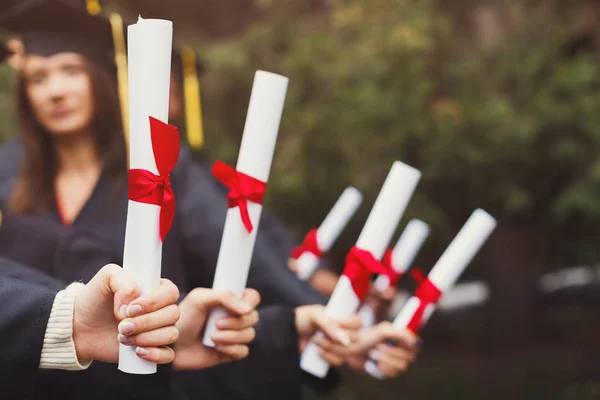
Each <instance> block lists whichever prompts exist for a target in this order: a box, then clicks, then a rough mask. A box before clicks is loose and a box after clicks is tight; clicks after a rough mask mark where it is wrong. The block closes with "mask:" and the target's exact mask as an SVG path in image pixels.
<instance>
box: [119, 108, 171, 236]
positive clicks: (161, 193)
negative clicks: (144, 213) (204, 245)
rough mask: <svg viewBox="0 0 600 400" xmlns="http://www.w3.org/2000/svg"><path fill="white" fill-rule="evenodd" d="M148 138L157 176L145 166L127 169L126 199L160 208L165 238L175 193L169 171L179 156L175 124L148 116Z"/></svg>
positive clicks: (161, 233)
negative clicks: (127, 195)
mask: <svg viewBox="0 0 600 400" xmlns="http://www.w3.org/2000/svg"><path fill="white" fill-rule="evenodd" d="M150 139H151V141H152V152H153V153H154V160H155V162H156V168H157V169H158V175H155V174H154V173H152V172H150V171H148V170H145V169H130V170H129V177H128V178H129V179H128V181H129V182H128V183H129V184H128V189H129V200H132V201H137V202H138V203H145V204H154V205H157V206H159V207H160V229H159V231H160V239H161V240H162V241H164V240H165V237H166V236H167V233H168V232H169V230H170V229H171V225H172V224H173V218H174V217H175V194H174V193H173V189H171V171H172V170H173V168H175V164H177V160H178V159H179V131H178V130H177V127H175V126H173V125H169V124H165V123H164V122H162V121H160V120H158V119H156V118H153V117H150Z"/></svg>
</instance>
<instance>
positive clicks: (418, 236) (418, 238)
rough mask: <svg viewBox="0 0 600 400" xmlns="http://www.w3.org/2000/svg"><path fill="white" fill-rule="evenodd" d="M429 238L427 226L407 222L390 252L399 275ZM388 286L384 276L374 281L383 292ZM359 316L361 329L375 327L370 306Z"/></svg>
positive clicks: (421, 223)
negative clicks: (361, 323)
mask: <svg viewBox="0 0 600 400" xmlns="http://www.w3.org/2000/svg"><path fill="white" fill-rule="evenodd" d="M427 236H429V225H427V224H426V223H425V222H423V221H420V220H418V219H413V220H411V221H409V223H408V224H407V225H406V228H405V229H404V231H403V232H402V235H400V238H399V239H398V241H397V242H396V245H395V246H394V249H393V250H392V267H393V268H394V271H396V272H397V273H399V274H405V273H406V271H407V270H408V269H409V268H410V266H411V265H412V263H413V261H414V259H415V257H416V256H417V253H418V252H419V250H421V246H423V243H424V242H425V239H427ZM389 286H390V280H389V279H388V277H387V276H385V275H379V276H378V277H377V279H375V288H376V289H377V290H379V291H380V292H383V291H384V290H386V289H387V288H388V287H389ZM359 315H360V317H361V320H362V322H363V328H369V327H371V326H373V325H375V322H377V319H376V318H375V311H374V310H373V308H372V307H371V306H370V305H366V304H365V305H364V306H362V307H361V309H360V312H359Z"/></svg>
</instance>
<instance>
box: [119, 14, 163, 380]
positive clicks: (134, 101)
mask: <svg viewBox="0 0 600 400" xmlns="http://www.w3.org/2000/svg"><path fill="white" fill-rule="evenodd" d="M127 34H128V58H129V115H130V118H129V131H130V146H129V147H130V150H129V155H130V157H129V158H130V168H131V169H134V168H140V169H145V170H148V171H150V172H152V173H154V174H156V175H158V170H157V168H156V162H155V160H154V153H153V151H152V141H151V138H150V119H149V117H150V116H152V117H154V118H156V119H159V120H161V121H163V122H165V123H166V122H167V121H168V114H169V83H170V80H171V45H172V37H173V24H172V22H171V21H165V20H156V19H147V20H144V19H141V18H140V19H139V20H138V22H137V24H133V25H130V26H129V27H128V30H127ZM149 66H151V67H149ZM159 215H160V207H159V206H156V205H152V204H144V203H138V202H134V201H131V200H130V201H129V203H128V207H127V227H126V230H125V248H124V252H123V269H124V270H125V271H126V272H127V273H129V274H130V276H131V277H132V278H133V279H134V280H135V282H136V283H137V284H138V285H139V287H140V289H141V293H142V294H144V293H147V292H148V291H150V290H152V289H153V288H154V287H156V286H158V285H159V284H160V269H161V257H162V242H161V239H160V234H159ZM119 369H120V370H121V371H123V372H128V373H132V374H153V373H155V372H156V364H154V363H151V362H149V361H146V360H143V359H141V358H139V357H138V356H137V355H136V354H135V347H132V346H124V345H120V346H119Z"/></svg>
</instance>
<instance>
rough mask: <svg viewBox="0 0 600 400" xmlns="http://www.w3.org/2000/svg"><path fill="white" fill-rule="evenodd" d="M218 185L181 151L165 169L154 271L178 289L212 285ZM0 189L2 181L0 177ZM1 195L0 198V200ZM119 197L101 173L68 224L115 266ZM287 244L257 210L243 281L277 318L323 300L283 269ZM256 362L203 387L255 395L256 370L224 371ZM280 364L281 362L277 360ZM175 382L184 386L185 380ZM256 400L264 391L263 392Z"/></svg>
mask: <svg viewBox="0 0 600 400" xmlns="http://www.w3.org/2000/svg"><path fill="white" fill-rule="evenodd" d="M13 150H14V149H13ZM12 154H13V155H14V154H18V152H16V151H13V152H12ZM13 158H15V157H13ZM6 164H8V165H9V168H10V166H14V165H17V164H18V161H16V160H15V161H14V162H9V163H6ZM0 175H4V176H5V181H6V179H11V177H10V174H7V173H5V174H0ZM218 185H219V184H218V183H216V182H215V181H214V180H213V178H212V176H211V175H210V173H209V171H208V168H207V167H206V166H202V165H200V164H197V163H192V161H191V157H190V154H189V152H187V151H186V150H185V149H183V150H182V152H181V155H180V160H179V162H178V164H177V167H176V168H175V170H174V171H173V174H172V186H173V190H174V192H175V196H176V202H177V212H176V215H175V220H174V222H173V226H172V229H171V231H170V232H169V234H168V235H167V238H166V239H165V242H164V244H163V263H162V265H163V267H162V276H163V277H165V278H168V279H171V280H172V281H173V282H174V283H175V284H176V285H177V286H178V287H179V288H180V291H181V292H182V293H186V292H188V291H190V290H191V289H193V288H194V287H210V286H211V285H212V280H213V276H214V269H215V266H216V261H217V257H218V251H219V246H220V240H221V236H222V230H223V226H224V222H225V215H226V213H227V201H226V193H225V191H224V190H223V189H222V188H220V187H219V186H218ZM0 187H2V183H1V182H0ZM7 193H9V191H7ZM7 193H4V194H3V193H0V196H3V195H4V196H5V197H4V200H6V196H7ZM2 200H3V199H2V198H1V197H0V202H2ZM127 202H128V200H127V195H126V190H121V191H120V192H119V193H117V194H115V191H114V185H113V182H112V180H111V179H110V178H109V177H107V176H102V177H101V178H100V180H99V182H98V184H97V185H96V188H95V189H94V191H93V193H92V195H91V197H90V199H89V200H88V202H87V203H86V205H85V206H84V207H83V209H82V210H81V212H80V214H79V215H78V216H77V218H76V220H75V221H74V222H73V226H74V227H76V228H78V229H79V230H81V231H82V232H85V233H86V234H88V235H93V236H94V237H95V238H97V239H98V240H99V241H100V242H101V244H102V246H103V247H105V248H106V249H107V250H108V252H109V254H111V255H115V256H116V257H118V259H117V260H115V261H117V263H119V264H120V263H121V260H122V254H123V239H124V235H125V221H126V218H125V216H126V213H127ZM44 218H45V219H47V220H50V221H53V222H60V216H59V212H58V210H57V209H56V208H54V209H52V210H51V212H50V213H48V214H47V215H46V216H44ZM265 221H266V223H265ZM269 224H270V225H269ZM282 232H283V234H282ZM282 243H285V248H282V247H277V246H278V245H279V246H281V244H282ZM293 245H294V242H293V239H291V237H290V236H289V234H287V232H286V231H285V229H284V228H282V227H281V225H279V224H278V223H277V221H275V220H274V219H273V218H270V216H269V214H268V213H265V212H263V218H262V219H261V223H260V226H259V231H258V234H257V240H256V245H255V251H254V256H253V260H252V265H251V268H250V274H249V278H248V286H249V287H253V288H255V289H257V290H258V291H259V292H260V293H261V297H262V304H263V305H273V309H274V310H275V311H271V313H272V314H273V315H275V314H276V313H279V314H280V318H279V319H281V320H285V319H286V318H289V316H290V315H292V317H293V309H292V308H293V307H297V306H300V305H303V304H324V303H325V299H324V298H323V297H321V296H320V295H319V294H318V293H317V292H316V291H314V289H312V288H311V287H310V286H308V285H307V284H306V283H304V282H301V281H299V280H298V279H297V278H296V276H295V275H294V274H293V273H292V272H291V271H290V270H289V269H288V268H287V266H286V263H287V255H288V254H289V251H290V249H291V247H292V246H293ZM87 268H90V269H87ZM98 268H99V266H84V267H81V266H79V267H77V268H69V267H68V266H66V265H63V266H61V271H60V272H59V275H58V276H60V278H61V279H63V280H65V281H73V280H78V279H84V280H85V279H89V278H91V277H92V276H93V275H94V274H95V273H96V272H97V269H98ZM286 306H287V307H286ZM286 316H288V317H286ZM263 323H265V324H266V323H267V322H266V321H263ZM271 329H277V326H273V327H272V328H271ZM288 336H289V335H288ZM294 338H295V336H293V335H292V336H291V338H288V340H287V341H286V340H283V342H285V343H286V344H287V345H288V346H289V340H290V339H294ZM260 345H261V343H260V341H258V340H257V343H255V344H253V346H256V347H259V346H260ZM266 345H268V343H266ZM292 347H297V346H292ZM259 348H260V347H259ZM290 348H291V347H290ZM254 353H256V354H261V353H262V352H261V351H260V350H259V351H254ZM274 354H277V353H276V352H275V353H274ZM290 354H292V355H291V356H289V357H294V358H296V362H295V365H298V364H297V362H298V360H297V358H298V354H297V349H296V350H295V351H291V352H290ZM286 357H288V356H286ZM273 362H274V360H273ZM252 363H255V364H257V365H258V366H259V367H258V369H248V368H249V367H244V365H252ZM260 365H261V363H260V360H258V356H257V357H250V358H249V359H248V360H246V361H245V362H243V363H240V364H237V363H236V364H231V365H226V366H222V367H218V368H215V369H211V370H208V371H206V373H207V374H208V375H209V376H210V380H211V381H212V385H211V386H212V387H213V388H217V389H218V393H219V394H218V396H219V398H229V395H230V394H231V393H232V392H233V393H236V394H235V396H232V398H243V397H244V396H246V395H248V396H250V394H249V393H257V392H258V390H259V389H260V388H263V387H264V385H261V386H257V385H255V383H256V382H262V381H261V379H258V378H260V374H259V373H258V372H257V373H256V375H258V377H257V379H246V377H247V374H246V372H244V373H242V372H232V373H231V374H230V373H228V372H229V371H239V369H244V370H246V371H260V369H261V368H260ZM273 365H274V371H275V372H276V373H274V374H272V375H271V378H270V379H275V378H277V377H280V379H277V382H278V383H279V384H280V385H281V387H282V390H281V392H282V393H283V392H286V395H289V396H293V395H295V394H296V393H297V392H299V391H300V383H299V381H300V378H299V376H300V370H299V368H297V367H296V368H294V369H293V370H290V371H287V372H286V369H285V368H277V367H276V366H275V365H276V364H273ZM282 365H285V364H281V365H280V366H282ZM107 373H108V374H112V373H114V371H112V370H111V371H107ZM282 374H286V376H285V377H281V375H282ZM175 375H179V374H175ZM181 375H189V374H181ZM192 376H193V373H192ZM187 381H188V383H189V382H190V381H191V382H192V383H193V386H194V387H196V388H198V390H195V392H205V391H207V390H208V388H207V387H205V386H206V385H205V384H204V383H203V382H204V381H203V380H202V379H197V378H194V377H192V378H191V379H189V380H187ZM244 381H245V382H244ZM234 382H236V383H234ZM330 382H335V380H330ZM181 383H182V384H185V383H186V380H183V381H182V382H181ZM274 385H275V384H274V383H271V387H272V388H273V389H274V388H275V386H274ZM217 389H215V390H217ZM274 392H275V391H274ZM298 395H299V393H298ZM207 398H210V396H207ZM248 398H256V397H248ZM262 398H267V397H264V396H263V397H262Z"/></svg>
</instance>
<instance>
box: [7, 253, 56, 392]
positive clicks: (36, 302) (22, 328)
mask: <svg viewBox="0 0 600 400" xmlns="http://www.w3.org/2000/svg"><path fill="white" fill-rule="evenodd" d="M0 268H5V269H9V270H11V271H13V272H14V271H16V270H18V269H19V267H18V266H16V265H14V263H13V262H12V261H9V260H6V259H1V258H0ZM58 290H59V289H56V288H48V287H45V286H42V285H38V284H36V283H32V282H25V281H22V280H18V279H13V278H6V277H4V276H2V277H0V303H1V304H2V307H0V352H1V353H2V357H0V385H1V386H2V398H3V399H30V398H32V396H34V395H35V385H34V384H32V382H34V377H35V375H36V372H37V370H38V366H39V363H40V355H41V352H42V343H43V341H44V334H45V332H46V325H47V324H48V318H49V317H50V311H51V309H52V303H53V302H54V297H55V296H56V293H57V292H58Z"/></svg>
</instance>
